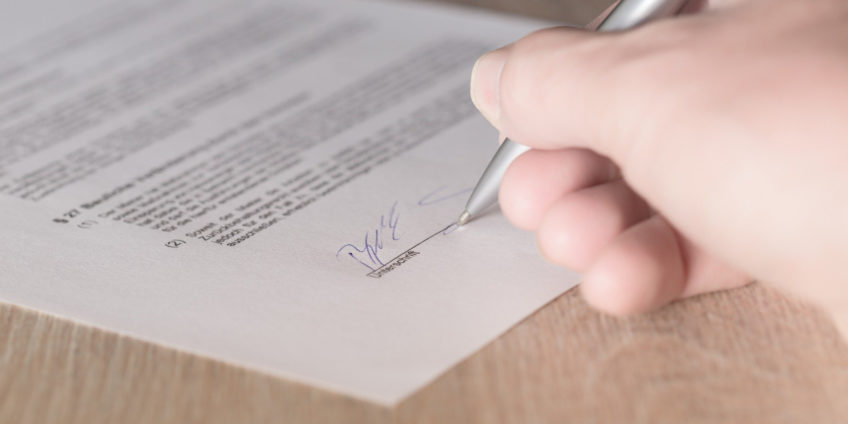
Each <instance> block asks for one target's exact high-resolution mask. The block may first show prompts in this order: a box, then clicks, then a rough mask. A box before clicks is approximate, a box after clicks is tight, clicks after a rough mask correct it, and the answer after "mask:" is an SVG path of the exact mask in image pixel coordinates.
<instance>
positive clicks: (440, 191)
mask: <svg viewBox="0 0 848 424" xmlns="http://www.w3.org/2000/svg"><path fill="white" fill-rule="evenodd" d="M446 188H447V186H441V187H439V188H437V189H436V190H434V191H431V192H430V193H427V194H426V195H425V196H424V197H422V198H421V200H419V201H418V206H430V205H434V204H436V203H439V202H444V201H445V200H448V199H453V198H454V197H457V196H462V195H463V194H466V193H470V192H471V190H473V189H474V187H468V188H464V189H462V190H460V191H456V192H450V193H448V194H445V193H444V191H445V189H446Z"/></svg>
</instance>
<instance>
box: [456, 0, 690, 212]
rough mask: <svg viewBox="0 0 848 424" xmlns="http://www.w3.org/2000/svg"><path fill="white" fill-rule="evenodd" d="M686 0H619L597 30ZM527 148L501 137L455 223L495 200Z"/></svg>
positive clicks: (667, 11) (668, 11)
mask: <svg viewBox="0 0 848 424" xmlns="http://www.w3.org/2000/svg"><path fill="white" fill-rule="evenodd" d="M686 2H687V0H622V1H621V2H620V3H619V4H618V6H616V7H615V9H613V11H612V12H611V13H610V14H609V15H608V16H607V17H606V19H604V20H603V21H602V22H601V23H600V24H599V25H598V27H597V28H595V30H596V31H603V32H609V31H620V30H625V29H630V28H634V27H636V26H639V25H641V24H643V23H645V22H648V21H650V20H653V19H657V18H662V17H667V16H674V15H676V14H677V13H679V12H680V10H681V9H682V8H683V6H685V5H686ZM527 150H530V148H529V147H527V146H524V145H522V144H519V143H516V142H514V141H512V140H510V139H506V140H504V142H503V143H502V144H501V147H500V148H499V149H498V151H497V152H496V153H495V156H494V157H493V158H492V161H491V162H489V166H487V167H486V170H485V171H483V175H482V176H481V177H480V180H479V181H478V182H477V185H476V186H475V187H474V191H472V192H471V196H470V197H469V198H468V203H466V205H465V210H464V211H462V215H460V216H459V219H458V220H457V224H458V225H460V226H462V225H465V224H466V223H467V222H468V221H470V220H472V219H474V218H475V217H477V216H478V215H479V214H480V213H481V212H483V211H484V210H485V209H486V208H488V207H489V206H492V205H493V204H495V203H497V201H498V189H499V188H500V185H501V180H502V179H503V176H504V173H506V169H507V168H508V167H509V164H511V163H512V161H513V160H515V158H517V157H518V156H520V155H521V154H522V153H524V152H526V151H527Z"/></svg>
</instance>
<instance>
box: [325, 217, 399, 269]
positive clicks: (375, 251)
mask: <svg viewBox="0 0 848 424" xmlns="http://www.w3.org/2000/svg"><path fill="white" fill-rule="evenodd" d="M397 203H398V202H397V201H396V202H395V203H394V204H393V205H392V209H391V210H390V211H389V214H388V215H385V214H384V215H380V226H379V228H376V229H374V230H373V231H370V230H369V231H367V232H366V233H365V240H364V241H363V242H362V245H355V244H351V243H348V244H346V245H344V246H342V247H341V248H339V250H338V251H336V258H338V257H339V256H340V255H342V254H344V253H346V254H347V255H348V256H350V257H351V258H353V259H354V260H356V261H357V262H359V263H360V264H362V265H364V266H365V267H366V268H368V269H370V270H371V271H376V270H377V269H378V268H380V267H381V266H383V265H385V263H383V260H382V259H380V252H381V251H382V250H383V248H384V247H385V244H384V241H386V240H387V239H388V238H391V241H398V240H400V236H398V221H399V220H400V212H398V210H397Z"/></svg>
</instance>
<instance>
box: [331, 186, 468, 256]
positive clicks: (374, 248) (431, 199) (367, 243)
mask: <svg viewBox="0 0 848 424" xmlns="http://www.w3.org/2000/svg"><path fill="white" fill-rule="evenodd" d="M447 188H448V187H447V186H442V187H439V188H437V189H436V190H433V191H431V192H430V193H427V194H426V195H424V196H423V197H422V198H421V200H419V201H418V206H422V207H423V206H430V205H434V204H437V203H441V202H444V201H446V200H449V199H453V198H455V197H457V196H461V195H464V194H467V193H469V192H470V191H471V188H464V189H462V190H459V191H446V189H447ZM399 221H400V211H399V209H398V202H397V201H395V202H394V203H393V204H392V208H391V210H389V213H388V214H383V215H380V225H379V226H377V228H375V229H373V230H368V231H366V232H365V238H364V240H363V241H362V243H361V244H353V243H348V244H345V245H344V246H342V247H341V248H339V250H338V251H336V258H341V257H344V256H347V257H350V258H352V259H353V260H355V261H357V262H359V263H360V264H362V265H363V266H365V267H366V268H368V269H369V270H370V271H376V270H378V269H380V267H383V266H384V265H386V263H385V262H384V261H383V258H381V256H380V254H381V253H382V252H383V250H384V249H385V248H387V247H388V244H387V243H388V242H391V241H398V240H400V236H399V233H398V222H399ZM457 228H458V227H457V225H456V224H451V225H450V226H448V227H447V228H445V229H444V230H443V231H442V235H448V234H450V233H452V232H453V231H455V230H456V229H457Z"/></svg>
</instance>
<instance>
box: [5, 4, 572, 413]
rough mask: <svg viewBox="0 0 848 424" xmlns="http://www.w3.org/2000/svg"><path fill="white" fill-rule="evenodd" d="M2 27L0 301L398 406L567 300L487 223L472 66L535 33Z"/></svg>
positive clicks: (69, 9) (75, 7) (481, 124)
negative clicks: (461, 222) (475, 194)
mask: <svg viewBox="0 0 848 424" xmlns="http://www.w3.org/2000/svg"><path fill="white" fill-rule="evenodd" d="M3 8H5V9H8V10H3V13H0V52H1V53H0V230H2V234H3V239H2V243H0V258H1V259H0V267H2V269H1V270H0V271H2V272H1V273H0V276H1V277H2V282H0V298H1V299H2V300H3V301H6V302H10V303H14V304H19V305H23V306H26V307H31V308H35V309H38V310H42V311H45V312H48V313H52V314H56V315H60V316H64V317H68V318H71V319H74V320H78V321H82V322H85V323H88V324H91V325H95V326H98V327H102V328H105V329H109V330H112V331H117V332H120V333H123V334H129V335H132V336H134V337H138V338H141V339H144V340H149V341H153V342H156V343H161V344H164V345H167V346H171V347H174V348H178V349H182V350H186V351H190V352H195V353H198V354H201V355H204V356H209V357H212V358H217V359H220V360H224V361H228V362H232V363H235V364H239V365H242V366H246V367H250V368H253V369H258V370H261V371H264V372H268V373H272V374H274V375H279V376H282V377H285V378H289V379H293V380H297V381H302V382H305V383H308V384H313V385H316V386H319V387H323V388H327V389H330V390H337V391H341V392H344V393H347V394H350V395H352V396H355V397H359V398H364V399H368V400H371V401H375V402H380V403H383V404H394V403H396V402H398V401H399V400H401V399H403V398H404V397H406V396H408V395H410V394H412V393H413V392H414V391H415V390H416V389H418V388H420V387H421V386H423V385H424V384H426V383H428V382H429V381H431V380H433V379H434V378H435V377H437V376H438V375H439V374H440V373H443V372H444V371H446V370H447V369H449V368H450V366H452V365H454V364H455V363H457V362H458V361H460V360H462V359H463V358H465V357H467V356H468V355H470V354H472V353H473V352H474V351H476V350H478V349H479V348H481V347H483V346H484V345H485V344H486V343H487V342H489V341H491V340H493V339H494V338H495V337H496V336H498V335H499V334H501V333H503V332H504V331H506V330H507V329H508V328H509V327H510V326H512V325H514V324H516V323H517V322H518V321H520V320H521V319H522V318H524V317H526V316H527V315H528V314H530V313H531V312H533V311H534V310H536V309H537V308H539V307H541V306H542V305H544V304H545V303H546V302H548V301H550V300H551V299H552V298H554V297H555V296H557V295H559V294H560V293H562V292H564V291H565V290H567V289H568V288H570V287H572V286H573V285H574V284H575V283H576V282H577V276H576V275H575V274H574V273H572V272H570V271H567V270H564V269H561V268H557V267H555V266H553V265H549V264H547V263H546V262H545V261H544V260H543V259H542V257H541V256H540V255H539V254H538V252H537V250H536V247H535V243H534V240H533V236H532V234H528V233H523V232H521V231H519V230H516V229H514V228H512V227H511V226H510V225H509V224H508V223H507V222H506V221H505V219H504V218H503V217H502V216H501V215H500V213H499V212H498V211H493V212H492V213H490V214H488V215H486V216H483V217H481V218H480V219H479V220H477V221H475V222H473V224H471V225H469V226H467V227H465V228H462V229H459V230H457V229H455V228H454V227H451V226H449V224H451V223H452V222H453V221H454V220H455V219H456V218H457V215H458V214H459V213H460V212H461V210H462V206H463V204H464V202H465V200H466V198H467V196H468V192H469V189H470V188H471V186H472V185H473V184H474V183H475V182H476V179H477V177H478V176H479V175H480V173H481V172H482V169H483V168H484V167H485V165H486V162H487V161H488V159H489V158H490V157H491V155H492V154H493V152H494V150H495V148H496V143H495V138H496V134H495V132H494V130H493V129H491V128H490V127H489V126H488V124H487V123H486V122H485V121H484V120H483V119H482V118H481V117H480V116H479V115H478V113H477V112H476V110H475V109H474V108H473V106H472V105H471V103H470V101H469V99H468V76H469V73H470V68H471V66H472V64H473V63H474V60H475V59H476V58H477V57H478V56H479V55H480V54H482V53H484V52H485V51H487V50H489V49H492V48H495V47H497V46H499V45H502V44H504V43H506V42H508V41H510V40H513V39H515V38H517V37H520V36H521V35H523V34H525V33H527V32H529V31H531V30H533V29H535V28H536V27H538V26H539V24H538V23H534V22H528V21H519V20H513V19H506V18H503V17H497V16H494V15H484V14H477V13H472V12H469V11H466V10H461V9H458V8H442V7H436V6H422V5H415V4H396V3H390V2H330V1H323V2H292V1H289V2H282V1H273V2H259V1H257V2H245V1H214V2H213V1H159V2H125V1H112V2H106V1H92V0H87V1H77V2H61V1H58V0H55V1H44V0H39V1H31V2H23V3H22V2H16V3H9V4H7V5H5V6H3Z"/></svg>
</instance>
